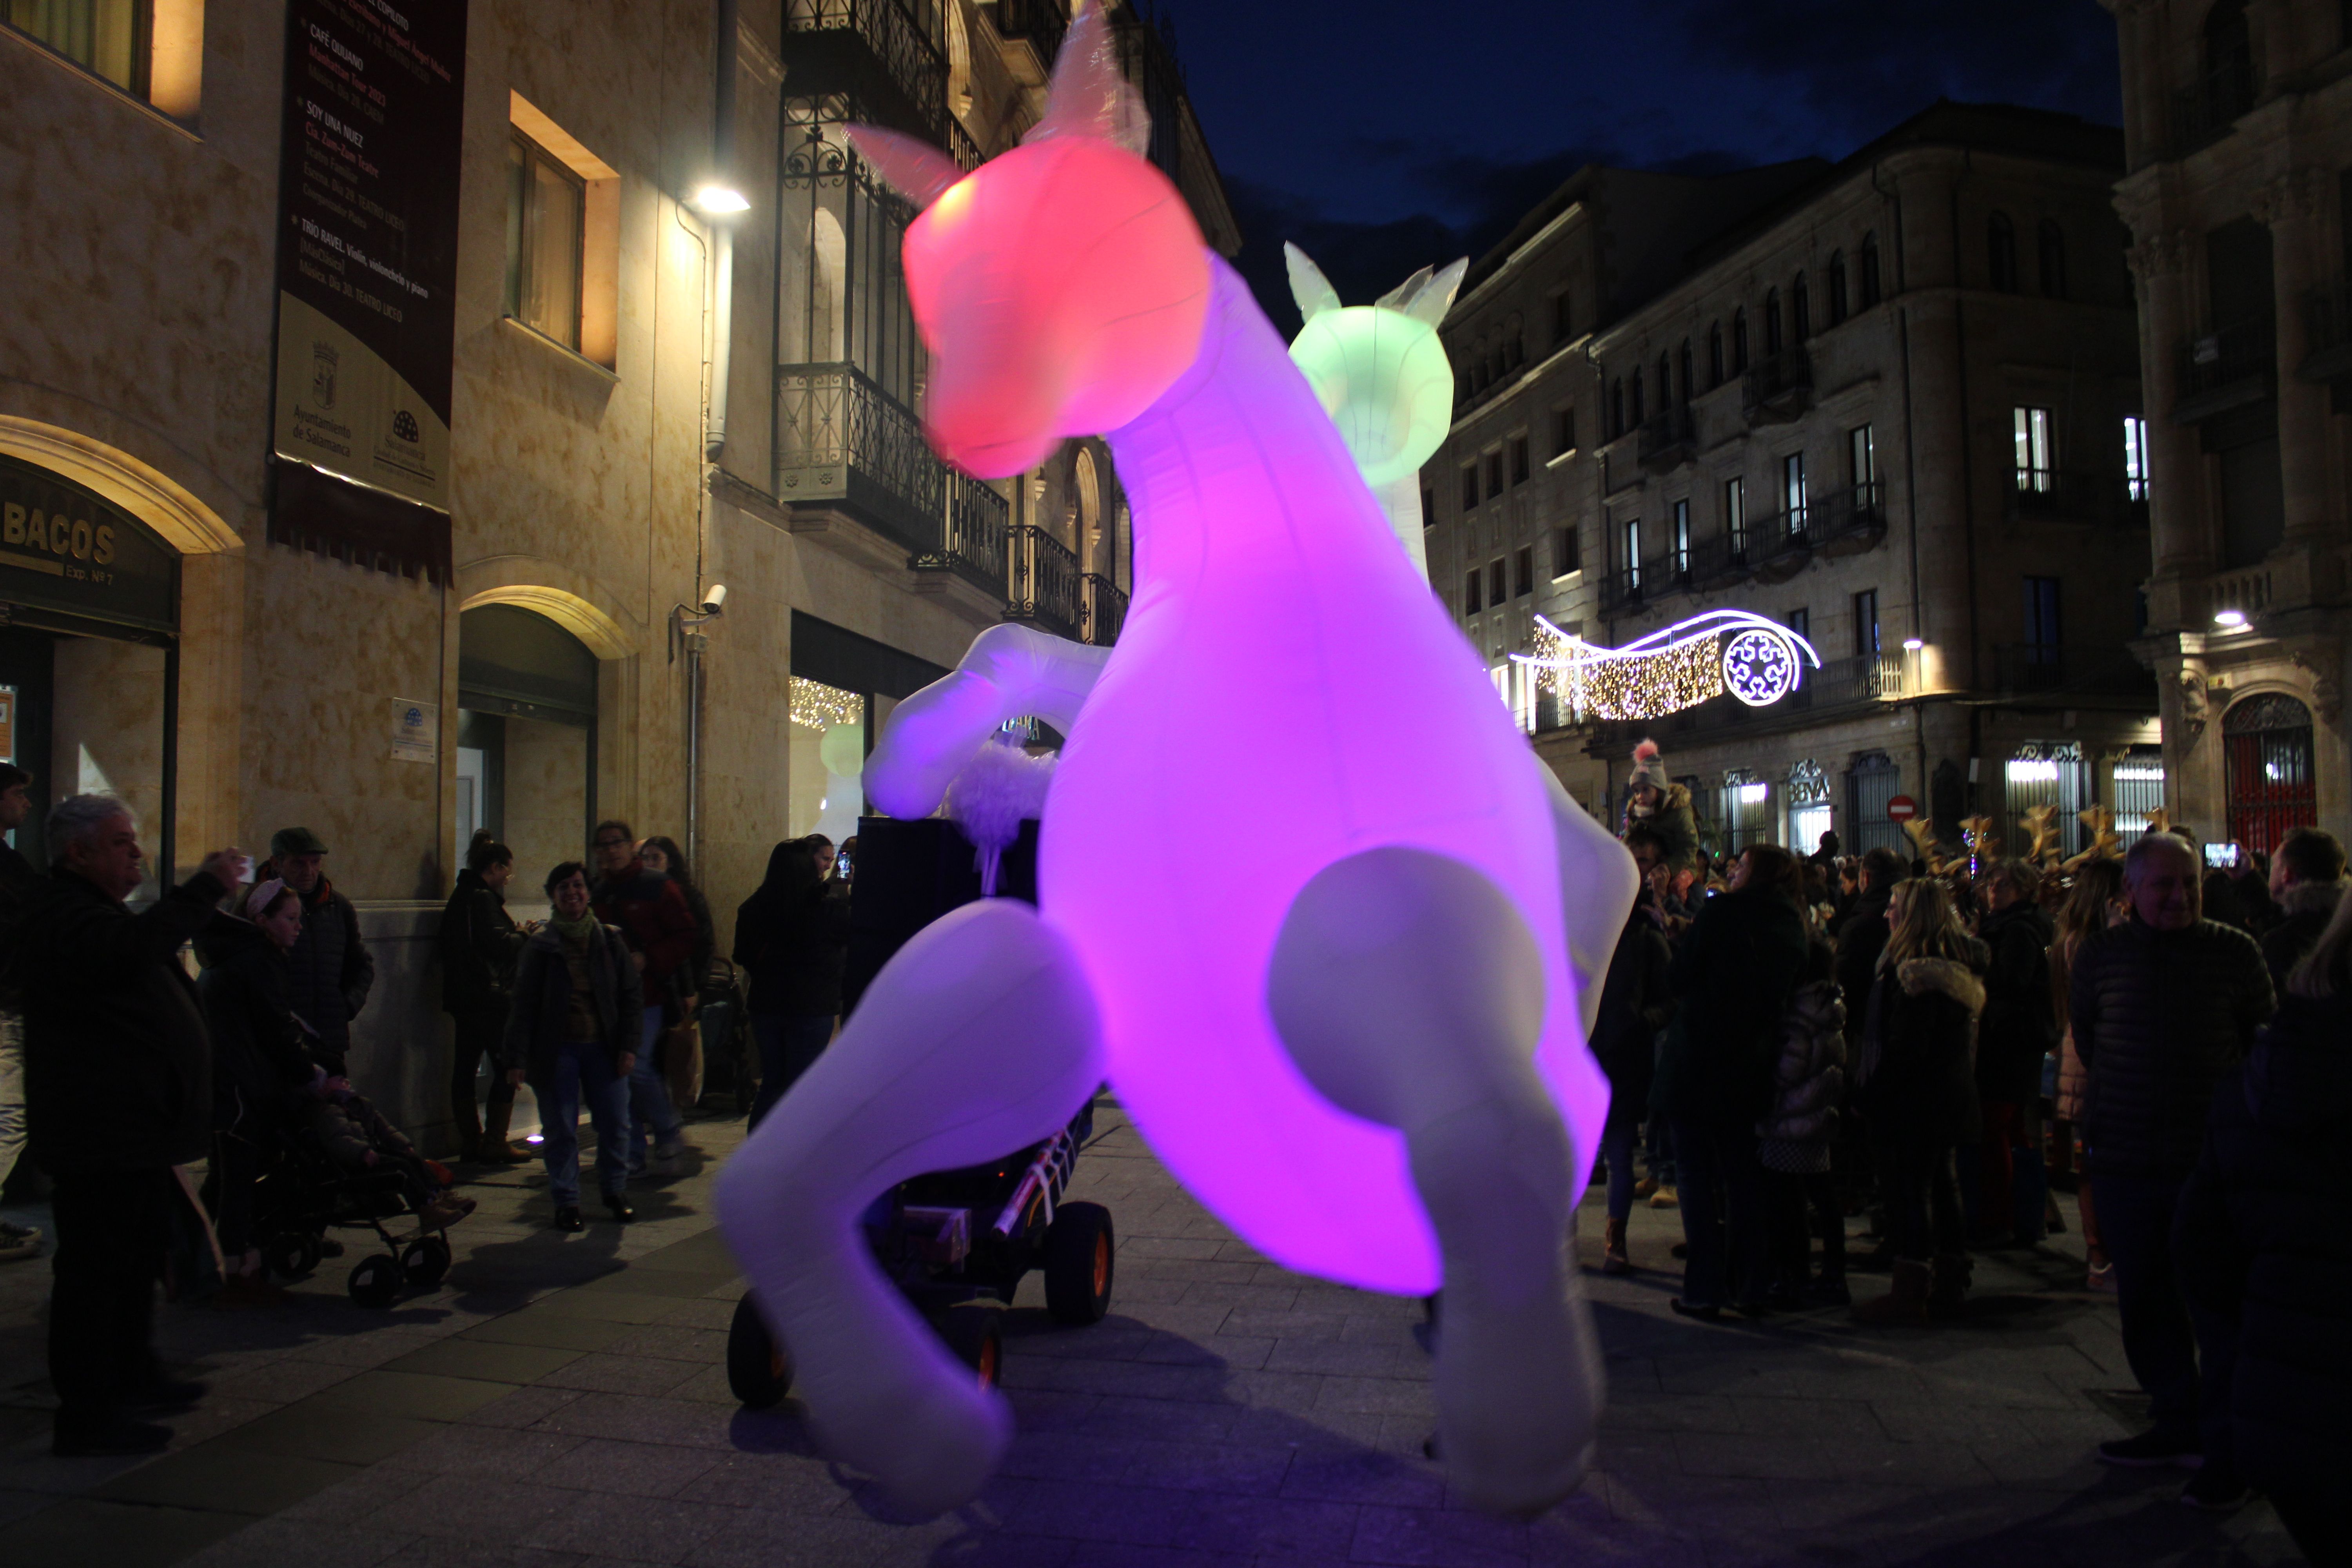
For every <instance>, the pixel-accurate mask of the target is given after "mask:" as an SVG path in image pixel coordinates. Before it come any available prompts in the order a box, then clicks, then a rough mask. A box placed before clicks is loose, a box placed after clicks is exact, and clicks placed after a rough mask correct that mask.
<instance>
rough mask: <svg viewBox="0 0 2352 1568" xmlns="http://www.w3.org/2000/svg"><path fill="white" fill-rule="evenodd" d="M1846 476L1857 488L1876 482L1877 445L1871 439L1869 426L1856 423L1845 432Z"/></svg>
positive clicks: (1863, 487) (1865, 487)
mask: <svg viewBox="0 0 2352 1568" xmlns="http://www.w3.org/2000/svg"><path fill="white" fill-rule="evenodd" d="M1845 468H1846V478H1847V479H1849V480H1850V481H1851V482H1852V483H1853V488H1854V489H1857V490H1861V489H1867V488H1868V487H1869V486H1872V485H1874V484H1876V483H1877V482H1878V447H1877V446H1876V444H1875V443H1874V442H1873V441H1872V439H1871V435H1870V426H1867V425H1857V426H1854V427H1853V429H1851V430H1849V431H1847V432H1846V433H1845Z"/></svg>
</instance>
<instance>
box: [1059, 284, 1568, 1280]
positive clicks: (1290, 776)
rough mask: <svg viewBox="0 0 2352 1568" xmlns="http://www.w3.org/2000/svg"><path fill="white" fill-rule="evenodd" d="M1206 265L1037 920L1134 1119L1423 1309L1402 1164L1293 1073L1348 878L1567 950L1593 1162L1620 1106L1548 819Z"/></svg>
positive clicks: (1124, 480) (1426, 1232)
mask: <svg viewBox="0 0 2352 1568" xmlns="http://www.w3.org/2000/svg"><path fill="white" fill-rule="evenodd" d="M1213 268H1214V273H1215V286H1214V295H1213V300H1212V302H1211V305H1210V310H1209V320H1208V324H1207V327H1206V329H1205V331H1204V333H1203V336H1202V345H1201V354H1200V357H1199V359H1198V360H1196V361H1195V362H1194V363H1193V365H1192V369H1191V370H1190V371H1188V372H1186V373H1185V374H1184V375H1183V377H1182V378H1181V380H1179V381H1178V382H1177V384H1175V385H1174V386H1173V387H1171V388H1170V390H1169V391H1168V393H1167V395H1165V396H1163V397H1162V398H1161V399H1160V401H1159V402H1158V403H1157V404H1155V405H1152V407H1151V408H1150V411H1149V412H1147V413H1146V414H1145V415H1144V416H1142V417H1141V418H1139V419H1138V420H1136V421H1135V422H1134V423H1133V424H1131V425H1129V426H1125V427H1124V428H1122V429H1118V430H1115V431H1112V432H1111V433H1110V437H1109V439H1110V445H1111V451H1112V454H1113V456H1114V457H1115V458H1117V460H1118V476H1119V482H1120V483H1121V484H1122V485H1123V486H1125V488H1126V489H1127V493H1128V497H1129V501H1130V502H1131V503H1132V505H1133V507H1134V513H1135V597H1134V601H1133V603H1132V605H1131V606H1130V608H1129V616H1128V619H1127V623H1126V626H1124V627H1123V628H1122V630H1121V631H1120V633H1119V640H1118V647H1117V648H1116V649H1115V650H1114V651H1113V652H1112V654H1111V658H1110V662H1109V664H1108V667H1107V668H1105V669H1104V671H1103V673H1102V677H1101V679H1100V682H1099V683H1098V684H1097V687H1096V688H1095V690H1094V694H1093V695H1092V697H1091V698H1089V699H1088V700H1087V704H1086V707H1085V709H1084V710H1083V711H1082V712H1081V714H1080V715H1079V718H1078V721H1077V724H1076V728H1075V729H1074V730H1073V731H1071V732H1070V735H1069V740H1068V744H1067V745H1066V747H1065V749H1064V751H1063V753H1062V765H1061V771H1060V773H1058V774H1057V776H1056V777H1055V781H1054V791H1053V795H1052V798H1051V804H1050V805H1049V808H1048V811H1047V814H1046V817H1045V824H1044V827H1043V835H1042V837H1041V840H1040V858H1039V866H1038V891H1039V895H1040V900H1039V901H1040V906H1041V909H1042V910H1043V912H1044V914H1045V919H1046V921H1048V922H1049V923H1050V924H1052V925H1053V926H1054V927H1055V928H1056V929H1057V930H1059V931H1062V932H1063V933H1064V934H1065V935H1066V936H1067V937H1068V939H1069V940H1070V942H1071V944H1072V945H1073V946H1074V947H1076V949H1077V951H1078V953H1079V955H1080V958H1081V960H1082V961H1083V963H1084V964H1085V966H1086V970H1087V974H1088V975H1089V976H1090V977H1091V978H1092V979H1093V981H1094V983H1095V994H1096V996H1097V1000H1098V1002H1099V1005H1100V1006H1101V1008H1102V1013H1103V1026H1104V1034H1105V1038H1106V1043H1107V1045H1108V1049H1109V1058H1110V1077H1111V1081H1112V1083H1113V1084H1114V1085H1115V1086H1116V1088H1117V1089H1118V1094H1119V1098H1120V1101H1121V1103H1122V1104H1123V1105H1125V1106H1126V1108H1127V1110H1128V1111H1129V1115H1131V1116H1132V1117H1133V1118H1134V1120H1135V1122H1136V1125H1137V1126H1138V1127H1139V1129H1140V1130H1141V1131H1142V1132H1143V1135H1144V1136H1145V1137H1146V1138H1147V1139H1148V1140H1150V1143H1151V1146H1152V1150H1153V1152H1155V1153H1157V1154H1159V1155H1160V1158H1161V1159H1163V1160H1164V1161H1166V1162H1167V1163H1168V1164H1169V1166H1170V1167H1171V1169H1172V1170H1173V1171H1174V1172H1175V1173H1176V1174H1177V1176H1178V1177H1179V1179H1181V1181H1182V1182H1183V1183H1184V1184H1185V1185H1186V1186H1187V1187H1188V1188H1190V1189H1191V1190H1192V1192H1193V1193H1194V1194H1196V1195H1197V1196H1198V1197H1199V1198H1200V1199H1201V1200H1202V1202H1203V1203H1205V1204H1206V1205H1208V1206H1209V1207H1210V1208H1211V1209H1212V1210H1213V1211H1214V1212H1215V1213H1216V1215H1217V1216H1218V1217H1219V1218H1221V1219H1223V1220H1224V1221H1225V1223H1227V1224H1228V1225H1230V1226H1233V1227H1234V1229H1235V1230H1237V1231H1239V1232H1240V1233H1241V1234H1242V1235H1243V1236H1244V1237H1247V1238H1248V1239H1249V1241H1250V1243H1251V1245H1252V1246H1254V1247H1257V1248H1259V1249H1260V1250H1261V1251H1263V1252H1265V1254H1267V1256H1269V1257H1271V1258H1275V1259H1276V1260H1277V1261H1279V1262H1281V1263H1283V1264H1285V1265H1286V1266H1288V1267H1290V1268H1297V1269H1299V1270H1301V1271H1303V1272H1306V1273H1310V1274H1317V1275H1320V1276H1322V1277H1324V1278H1325V1279H1338V1280H1341V1281H1344V1282H1346V1283H1348V1284H1351V1285H1358V1286H1361V1287H1363V1288H1365V1289H1373V1290H1387V1291H1393V1292H1397V1293H1400V1294H1406V1295H1420V1294H1426V1293H1428V1292H1430V1291H1433V1290H1434V1289H1437V1288H1438V1285H1439V1283H1440V1279H1439V1268H1438V1260H1437V1248H1436V1245H1435V1242H1434V1239H1433V1237H1432V1235H1431V1233H1430V1226H1429V1221H1428V1219H1427V1217H1426V1216H1425V1215H1424V1213H1423V1206H1422V1204H1421V1200H1420V1199H1419V1197H1418V1196H1417V1195H1416V1194H1415V1192H1414V1190H1413V1184H1412V1176H1411V1173H1410V1172H1409V1171H1408V1170H1407V1167H1406V1160H1405V1152H1404V1141H1403V1139H1402V1136H1401V1134H1400V1133H1399V1132H1398V1131H1396V1130H1395V1129H1394V1128H1391V1127H1382V1126H1378V1125H1375V1124H1373V1123H1371V1122H1370V1121H1364V1120H1362V1119H1361V1118H1359V1117H1354V1116H1349V1115H1348V1114H1346V1113H1344V1112H1342V1111H1341V1110H1339V1109H1338V1108H1337V1107H1336V1106H1334V1105H1333V1104H1331V1102H1330V1101H1329V1100H1327V1099H1326V1098H1325V1097H1324V1096H1322V1095H1321V1094H1318V1092H1317V1091H1316V1090H1315V1089H1313V1088H1312V1087H1310V1086H1309V1085H1308V1084H1307V1081H1306V1079H1304V1078H1303V1077H1302V1076H1301V1075H1300V1072H1299V1070H1298V1068H1297V1065H1296V1064H1295V1063H1294V1062H1293V1061H1292V1059H1291V1057H1290V1055H1289V1053H1288V1052H1287V1051H1286V1050H1285V1048H1284V1047H1283V1044H1282V1042H1281V1040H1280V1039H1279V1038H1278V1037H1276V1033H1275V1030H1274V1027H1273V1025H1272V1022H1271V1020H1270V1019H1269V1018H1268V1016H1267V1012H1266V1003H1265V992H1266V973H1267V963H1268V960H1269V957H1270V956H1271V954H1272V952H1273V950H1274V943H1275V938H1276V932H1277V931H1278V930H1279V929H1280V928H1281V925H1282V922H1283V920H1284V917H1285V916H1286V915H1287V914H1288V913H1289V911H1290V908H1291V905H1292V903H1293V901H1294V900H1296V899H1297V897H1298V893H1299V890H1300V889H1302V888H1304V887H1305V886H1306V885H1307V881H1308V879H1311V878H1313V877H1314V876H1315V875H1316V874H1317V873H1318V872H1319V871H1321V870H1323V869H1324V868H1326V867H1328V866H1329V865H1331V864H1332V863H1333V862H1334V861H1337V860H1339V859H1342V858H1346V857H1348V856H1350V855H1353V854H1356V853H1358V852H1360V851H1362V850H1366V849H1370V848H1374V847H1380V846H1385V845H1407V846H1413V847H1420V848H1424V849H1428V850H1432V851H1434V852H1435V853H1438V854H1441V855H1444V856H1447V857H1450V858H1454V859H1457V860H1460V861H1463V862H1464V863H1465V864H1467V865H1470V866H1473V867H1475V868H1477V869H1478V870H1479V871H1481V872H1483V873H1485V875H1486V877H1487V878H1488V879H1490V880H1492V881H1493V882H1494V883H1495V885H1496V887H1498V888H1501V889H1504V890H1505V891H1506V892H1507V894H1508V896H1509V898H1510V900H1511V903H1512V905H1513V906H1514V907H1515V908H1516V909H1517V911H1518V913H1519V916H1520V918H1521V919H1522V920H1524V921H1526V922H1527V925H1528V930H1529V931H1530V932H1531V933H1532V934H1533V935H1534V937H1535V939H1536V945H1537V948H1538V951H1539V952H1541V953H1542V954H1543V955H1544V993H1545V1009H1544V1023H1543V1034H1542V1043H1541V1045H1540V1046H1539V1047H1538V1050H1537V1053H1536V1064H1537V1067H1538V1070H1539V1071H1540V1072H1541V1074H1542V1076H1543V1079H1544V1081H1545V1082H1546V1083H1547V1084H1548V1085H1549V1088H1550V1089H1551V1091H1552V1095H1553V1098H1554V1099H1555V1100H1557V1101H1558V1103H1559V1108H1560V1110H1561V1111H1562V1112H1563V1113H1564V1114H1565V1115H1566V1117H1567V1119H1568V1122H1569V1125H1570V1129H1571V1130H1572V1131H1573V1133H1574V1137H1575V1142H1576V1146H1577V1147H1578V1148H1579V1149H1580V1150H1591V1149H1595V1148H1598V1147H1599V1139H1600V1132H1601V1120H1602V1118H1603V1116H1604V1115H1605V1114H1606V1112H1607V1110H1608V1094H1609V1091H1608V1085H1607V1082H1606V1080H1605V1079H1602V1078H1601V1075H1600V1073H1599V1071H1598V1070H1597V1069H1596V1068H1594V1066H1593V1064H1592V1061H1591V1057H1590V1055H1589V1054H1588V1053H1587V1052H1586V1050H1585V1048H1584V1038H1583V1030H1582V1028H1581V1026H1580V1020H1579V1016H1578V1013H1579V1010H1578V1007H1577V988H1576V983H1575V980H1574V978H1573V977H1572V976H1571V975H1570V972H1569V964H1568V942H1567V936H1566V932H1565V931H1564V929H1563V921H1564V914H1563V902H1562V892H1561V886H1560V868H1559V857H1558V855H1557V854H1556V853H1555V851H1554V848H1553V838H1554V828H1553V814H1552V804H1551V801H1550V799H1549V797H1548V795H1547V793H1546V789H1545V785H1544V782H1543V778H1542V772H1541V769H1542V764H1541V763H1538V761H1537V760H1536V758H1535V756H1534V754H1533V753H1532V752H1531V751H1530V750H1529V748H1528V743H1527V740H1526V738H1525V737H1524V736H1522V735H1521V734H1519V732H1518V731H1517V730H1516V729H1515V728H1514V727H1513V725H1512V722H1511V720H1510V715H1509V713H1508V711H1507V710H1506V709H1505V708H1504V707H1503V705H1502V704H1501V703H1499V702H1497V701H1496V699H1495V691H1494V686H1493V683H1492V681H1491V680H1490V679H1489V678H1488V676H1487V674H1486V670H1485V669H1484V668H1481V667H1480V665H1479V663H1478V660H1477V658H1476V656H1475V654H1474V653H1473V652H1472V651H1471V648H1470V647H1469V645H1468V644H1467V643H1466V642H1465V641H1464V640H1463V637H1462V634H1461V633H1460V632H1459V631H1458V630H1456V629H1455V628H1454V626H1453V625H1452V624H1451V622H1450V621H1449V620H1448V619H1447V617H1446V615H1445V612H1444V609H1443V608H1442V607H1441V606H1440V605H1438V603H1437V602H1436V600H1435V599H1434V598H1433V596H1432V595H1431V594H1430V591H1429V587H1428V584H1425V583H1424V582H1423V581H1422V580H1421V578H1420V577H1419V576H1418V574H1415V573H1414V571H1413V570H1412V563H1411V562H1409V561H1408V560H1407V559H1406V558H1405V557H1404V556H1403V554H1402V552H1399V551H1398V549H1397V548H1396V542H1395V540H1394V538H1393V537H1392V535H1391V532H1390V531H1389V526H1388V521H1387V519H1386V517H1385V516H1384V515H1383V514H1382V513H1381V510H1380V508H1379V506H1378V504H1377V503H1376V502H1375V501H1374V500H1373V499H1372V496H1371V492H1370V490H1369V489H1367V488H1366V487H1365V485H1364V482H1363V480H1362V479H1361V478H1360V475H1359V474H1358V472H1357V469H1356V465H1355V463H1354V460H1353V459H1352V458H1350V457H1349V454H1348V450H1347V447H1345V446H1344V445H1343V444H1342V443H1341V441H1340V439H1339V432H1338V431H1337V430H1335V429H1334V428H1333V427H1332V425H1331V421H1330V419H1329V418H1328V416H1325V414H1324V412H1323V409H1322V407H1321V405H1319V404H1318V402H1317V401H1316V398H1315V395H1314V394H1313V392H1312V391H1311V390H1310V389H1309V388H1308V386H1307V381H1306V378H1305V377H1304V376H1302V375H1301V374H1299V373H1298V370H1297V367H1296V366H1295V365H1294V364H1293V363H1291V360H1290V357H1289V352H1288V350H1287V348H1286V345H1285V344H1284V343H1283V342H1282V340H1281V339H1280V337H1279V336H1277V335H1276V332H1275V331H1274V329H1273V327H1272V326H1270V325H1269V324H1268V323H1267V321H1266V320H1265V316H1264V315H1263V314H1262V313H1261V312H1260V311H1259V310H1258V309H1257V306H1256V305H1255V302H1254V301H1253V300H1251V298H1250V294H1249V290H1248V289H1247V287H1246V286H1245V285H1244V284H1243V282H1242V281H1241V279H1240V278H1239V277H1238V276H1236V275H1235V274H1234V272H1233V271H1232V270H1231V269H1230V268H1227V267H1226V266H1225V265H1224V264H1223V262H1222V261H1216V262H1213ZM1237 760H1239V761H1244V762H1245V763H1247V765H1248V767H1249V769H1250V772H1251V777H1252V779H1253V780H1254V781H1255V782H1258V783H1270V784H1274V785H1275V786H1276V788H1275V794H1276V797H1277V798H1278V799H1280V801H1281V802H1282V810H1281V811H1280V813H1279V814H1278V815H1277V816H1275V817H1274V818H1273V819H1271V820H1266V819H1264V818H1261V817H1256V816H1253V817H1251V818H1249V819H1246V820H1244V819H1243V818H1241V817H1240V816H1238V815H1237V814H1238V812H1239V810H1240V809H1241V807H1242V806H1243V805H1244V801H1243V799H1241V798H1230V799H1229V797H1227V795H1226V793H1225V792H1226V791H1228V790H1229V789H1231V788H1232V786H1233V784H1234V779H1235V763H1236V761H1237ZM1255 798H1258V799H1263V798H1264V796H1263V795H1257V796H1256V797H1255ZM1228 812H1232V813H1234V814H1235V815H1231V816H1229V815H1228ZM1581 1190H1582V1184H1581V1180H1580V1181H1579V1183H1578V1187H1577V1191H1579V1192H1581Z"/></svg>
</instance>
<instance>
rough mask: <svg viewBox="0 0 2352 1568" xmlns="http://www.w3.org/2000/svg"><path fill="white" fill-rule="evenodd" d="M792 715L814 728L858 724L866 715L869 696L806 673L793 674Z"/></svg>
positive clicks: (794, 720)
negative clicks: (807, 675)
mask: <svg viewBox="0 0 2352 1568" xmlns="http://www.w3.org/2000/svg"><path fill="white" fill-rule="evenodd" d="M792 680H793V685H792V719H793V723H795V724H803V725H805V726H807V727H808V728H809V729H812V730H830V729H832V728H833V727H834V726H835V724H855V723H856V722H858V721H860V720H862V719H864V718H865V717H866V699H865V698H863V697H860V696H859V695H858V694H857V693H856V692H855V691H844V690H843V689H841V688H839V687H838V686H827V685H825V684H824V682H823V681H821V680H811V679H808V678H807V677H806V676H802V675H795V676H793V678H792Z"/></svg>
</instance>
